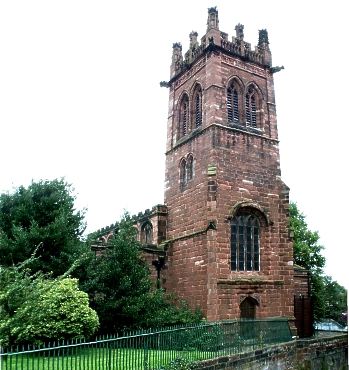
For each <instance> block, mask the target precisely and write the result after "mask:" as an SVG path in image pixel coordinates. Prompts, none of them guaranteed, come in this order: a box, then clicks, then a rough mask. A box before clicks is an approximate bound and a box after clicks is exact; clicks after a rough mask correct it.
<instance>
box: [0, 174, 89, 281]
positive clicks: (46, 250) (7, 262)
mask: <svg viewBox="0 0 349 370" xmlns="http://www.w3.org/2000/svg"><path fill="white" fill-rule="evenodd" d="M74 201H75V197H74V196H73V195H72V188H71V186H70V185H69V184H67V183H66V182H64V181H63V180H53V181H39V182H32V183H31V184H30V185H29V186H28V187H27V188H25V187H23V186H20V187H19V188H18V189H16V190H15V192H14V193H13V194H9V193H6V194H1V195H0V265H1V266H11V265H13V264H17V263H19V262H22V261H24V260H26V259H28V258H29V257H30V256H31V255H32V253H33V250H34V249H35V247H37V246H40V248H39V251H38V254H39V255H40V257H41V258H40V259H36V260H35V261H34V262H33V264H32V266H31V268H32V270H33V271H42V272H44V273H47V272H52V274H53V276H59V275H61V274H62V273H63V272H64V271H65V269H66V266H69V265H71V264H72V262H73V261H74V260H75V259H76V258H77V256H79V255H80V254H81V253H82V250H83V244H82V243H81V235H82V233H83V231H84V228H85V224H84V221H83V217H84V214H83V212H80V211H76V210H75V208H74Z"/></svg>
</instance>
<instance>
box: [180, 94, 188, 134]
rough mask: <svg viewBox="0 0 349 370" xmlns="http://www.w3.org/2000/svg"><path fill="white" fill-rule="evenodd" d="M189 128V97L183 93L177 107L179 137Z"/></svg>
mask: <svg viewBox="0 0 349 370" xmlns="http://www.w3.org/2000/svg"><path fill="white" fill-rule="evenodd" d="M188 129H189V98H188V95H184V96H183V98H182V101H181V104H180V108H179V137H180V138H181V137H183V136H185V135H186V134H187V133H188Z"/></svg>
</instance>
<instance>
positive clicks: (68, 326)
mask: <svg viewBox="0 0 349 370" xmlns="http://www.w3.org/2000/svg"><path fill="white" fill-rule="evenodd" d="M98 325H99V320H98V316H97V314H96V312H95V311H94V310H92V309H91V308H90V307H89V301H88V295H87V294H86V293H85V292H82V291H81V290H79V289H78V281H77V279H71V278H58V279H53V280H49V279H46V278H44V276H43V275H41V274H37V275H34V276H31V275H29V273H28V272H27V271H22V270H21V269H20V268H18V267H12V268H4V267H1V268H0V344H1V345H3V346H8V345H12V344H19V343H31V344H38V343H42V342H46V341H50V340H58V339H72V338H82V337H86V336H90V335H92V334H93V333H94V332H95V331H96V330H97V328H98Z"/></svg>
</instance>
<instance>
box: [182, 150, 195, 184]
mask: <svg viewBox="0 0 349 370" xmlns="http://www.w3.org/2000/svg"><path fill="white" fill-rule="evenodd" d="M193 177H194V158H193V156H192V155H191V154H189V155H188V156H187V157H186V158H182V159H181V162H180V164H179V182H180V188H181V190H184V189H185V187H186V186H187V185H188V182H189V181H190V180H192V179H193Z"/></svg>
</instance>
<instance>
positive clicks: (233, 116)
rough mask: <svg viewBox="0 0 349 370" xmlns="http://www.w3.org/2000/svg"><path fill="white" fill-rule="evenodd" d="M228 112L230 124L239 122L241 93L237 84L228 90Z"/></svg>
mask: <svg viewBox="0 0 349 370" xmlns="http://www.w3.org/2000/svg"><path fill="white" fill-rule="evenodd" d="M227 111H228V122H229V123H238V122H239V93H238V90H237V87H236V85H235V84H232V85H231V86H230V87H229V88H228V90H227Z"/></svg>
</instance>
